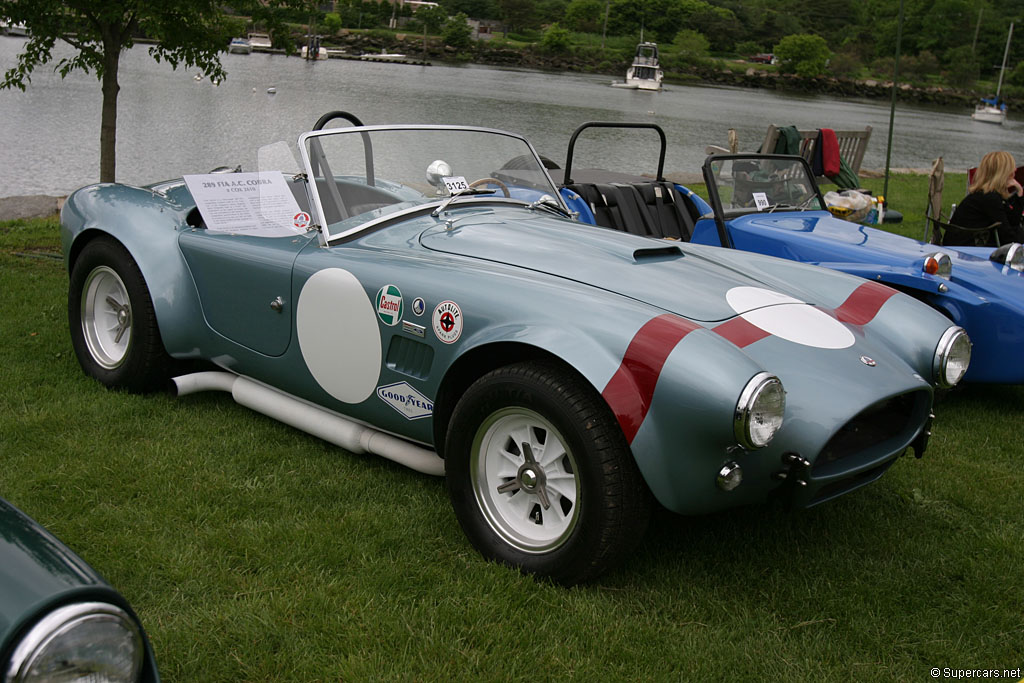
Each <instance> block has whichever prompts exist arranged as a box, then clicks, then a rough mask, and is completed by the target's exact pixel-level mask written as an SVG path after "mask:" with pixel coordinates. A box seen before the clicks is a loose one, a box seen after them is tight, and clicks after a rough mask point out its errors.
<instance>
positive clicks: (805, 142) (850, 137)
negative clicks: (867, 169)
mask: <svg viewBox="0 0 1024 683" xmlns="http://www.w3.org/2000/svg"><path fill="white" fill-rule="evenodd" d="M799 133H800V138H801V142H800V156H802V157H803V158H804V159H807V161H808V163H810V161H811V156H812V155H813V154H814V142H815V140H816V139H817V137H818V131H817V129H815V130H801V131H799ZM836 138H837V139H838V140H839V156H841V157H842V158H843V159H845V160H846V164H847V166H849V167H850V170H852V171H853V172H854V173H856V174H858V175H860V165H861V162H863V161H864V152H865V151H866V150H867V148H868V140H870V139H871V126H866V127H865V128H864V130H837V131H836ZM778 140H779V127H778V126H776V125H774V124H772V125H770V126H768V132H767V133H766V134H765V136H764V142H763V143H761V154H772V153H773V152H774V151H775V143H776V142H778Z"/></svg>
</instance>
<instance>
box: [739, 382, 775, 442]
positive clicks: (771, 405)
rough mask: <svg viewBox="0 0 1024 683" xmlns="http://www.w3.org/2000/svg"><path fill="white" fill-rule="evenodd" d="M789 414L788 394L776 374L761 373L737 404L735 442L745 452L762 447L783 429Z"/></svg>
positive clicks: (749, 385) (742, 394)
mask: <svg viewBox="0 0 1024 683" xmlns="http://www.w3.org/2000/svg"><path fill="white" fill-rule="evenodd" d="M785 412H786V391H785V389H783V388H782V382H781V381H779V378H778V377H776V376H775V375H770V374H768V373H767V372H759V373H757V374H756V375H754V376H753V377H752V378H750V381H749V382H747V385H746V386H745V387H743V391H742V392H741V393H740V399H739V401H737V402H736V414H735V417H734V419H733V429H734V433H735V435H736V440H737V441H739V444H740V446H742V447H743V448H746V449H751V448H762V447H764V446H767V445H768V442H770V441H771V440H772V437H773V436H775V432H777V431H779V427H781V426H782V415H783V413H785Z"/></svg>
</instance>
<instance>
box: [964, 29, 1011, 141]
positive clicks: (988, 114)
mask: <svg viewBox="0 0 1024 683" xmlns="http://www.w3.org/2000/svg"><path fill="white" fill-rule="evenodd" d="M1012 37H1013V22H1012V21H1011V22H1010V32H1009V33H1007V34H1006V49H1005V50H1004V51H1003V65H1002V66H1000V67H999V85H997V86H996V94H995V96H994V97H983V98H981V102H980V103H979V104H978V105H977V106H976V107H975V108H974V113H973V114H971V118H972V119H974V120H975V121H983V122H984V123H999V124H1002V123H1005V122H1006V103H1005V102H1003V101H1002V100H1000V99H999V93H1000V91H1002V89H1003V73H1004V72H1005V71H1006V58H1007V57H1008V56H1009V54H1010V38H1012Z"/></svg>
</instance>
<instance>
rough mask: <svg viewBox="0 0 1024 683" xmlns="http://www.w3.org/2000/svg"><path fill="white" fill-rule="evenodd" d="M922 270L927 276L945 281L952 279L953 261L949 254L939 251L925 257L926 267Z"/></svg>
mask: <svg viewBox="0 0 1024 683" xmlns="http://www.w3.org/2000/svg"><path fill="white" fill-rule="evenodd" d="M921 270H923V271H924V272H925V273H926V274H927V275H934V276H936V277H941V278H942V279H943V280H949V279H952V277H953V259H951V258H950V257H949V254H946V253H944V252H941V251H937V252H935V253H934V254H929V255H928V256H925V257H924V265H923V266H922V267H921Z"/></svg>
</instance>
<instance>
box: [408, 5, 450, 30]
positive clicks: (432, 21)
mask: <svg viewBox="0 0 1024 683" xmlns="http://www.w3.org/2000/svg"><path fill="white" fill-rule="evenodd" d="M413 16H414V17H415V18H416V21H418V22H419V24H420V26H423V27H425V28H426V30H427V32H428V33H439V32H440V31H441V29H442V28H444V25H445V22H447V21H448V13H447V12H446V11H445V9H444V8H443V7H441V6H440V5H438V6H431V5H423V6H421V7H420V8H419V9H418V10H416V14H414V15H413Z"/></svg>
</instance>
